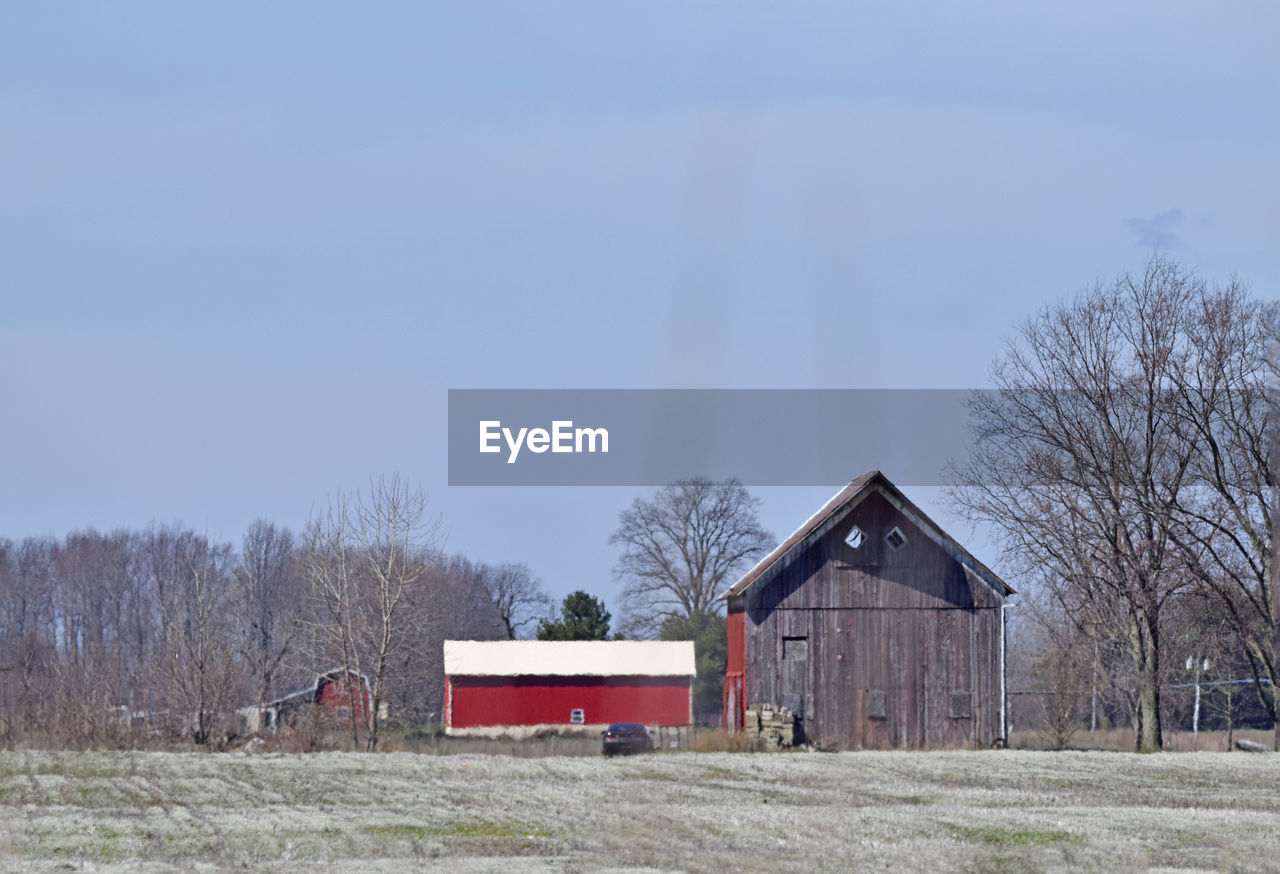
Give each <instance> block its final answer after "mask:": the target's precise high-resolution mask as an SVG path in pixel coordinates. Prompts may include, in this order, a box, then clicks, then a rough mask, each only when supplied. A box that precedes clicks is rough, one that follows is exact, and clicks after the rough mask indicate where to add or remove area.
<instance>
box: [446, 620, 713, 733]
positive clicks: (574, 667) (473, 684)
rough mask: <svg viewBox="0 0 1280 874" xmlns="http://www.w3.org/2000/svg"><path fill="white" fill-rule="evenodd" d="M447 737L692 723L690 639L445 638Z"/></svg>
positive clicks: (692, 662)
mask: <svg viewBox="0 0 1280 874" xmlns="http://www.w3.org/2000/svg"><path fill="white" fill-rule="evenodd" d="M444 673H445V679H444V683H445V686H444V696H445V699H444V700H445V704H444V724H445V731H446V732H448V733H450V734H471V733H475V734H484V733H489V732H492V731H494V730H499V729H508V728H513V727H526V728H534V727H539V728H540V727H561V726H584V727H603V726H606V725H608V724H609V723H612V722H641V723H644V724H646V725H688V724H690V723H691V722H692V721H693V715H692V714H693V710H692V708H693V698H692V688H693V677H694V674H695V673H696V670H695V668H694V659H693V642H692V641H674V642H666V641H647V640H646V641H639V640H608V641H604V640H574V641H541V640H498V641H488V640H486V641H479V640H446V641H445V642H444Z"/></svg>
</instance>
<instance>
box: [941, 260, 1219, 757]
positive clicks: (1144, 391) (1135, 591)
mask: <svg viewBox="0 0 1280 874" xmlns="http://www.w3.org/2000/svg"><path fill="white" fill-rule="evenodd" d="M1199 292H1200V287H1199V286H1198V284H1197V283H1196V282H1195V281H1194V279H1193V278H1192V277H1189V276H1188V275H1187V274H1186V273H1185V272H1184V271H1182V270H1181V268H1179V267H1178V266H1177V265H1176V264H1174V263H1172V262H1170V261H1167V260H1164V259H1160V258H1155V259H1153V260H1152V261H1151V262H1149V263H1148V265H1147V267H1146V269H1145V271H1144V272H1143V274H1142V275H1141V276H1138V277H1132V276H1124V277H1121V278H1120V279H1119V280H1117V281H1116V282H1115V283H1114V284H1113V285H1110V286H1102V285H1101V284H1099V285H1097V286H1095V287H1093V288H1092V289H1090V290H1089V291H1087V292H1086V293H1084V294H1082V295H1081V296H1080V297H1078V298H1077V299H1075V300H1074V301H1072V302H1071V303H1068V304H1064V305H1060V306H1056V307H1052V308H1049V309H1045V310H1043V311H1041V312H1040V313H1038V314H1037V315H1035V316H1034V317H1032V318H1031V319H1028V320H1027V321H1025V322H1023V323H1022V324H1021V325H1020V326H1019V327H1018V330H1017V336H1016V338H1015V339H1013V340H1012V341H1011V342H1010V343H1009V345H1008V348H1007V349H1006V351H1005V354H1004V355H1003V356H1002V357H1001V358H1000V359H999V360H998V361H997V362H996V363H995V365H994V367H993V370H992V378H993V381H994V383H995V385H996V388H997V389H999V390H998V391H995V392H976V393H974V395H973V396H972V397H971V399H970V411H971V413H972V414H973V419H974V422H975V434H974V438H975V439H974V449H973V453H972V456H971V459H970V461H969V463H968V465H967V466H966V467H964V468H962V469H960V470H958V471H956V473H957V474H958V482H959V484H960V487H958V488H956V489H955V490H953V496H954V498H955V500H956V501H957V503H958V504H959V506H960V507H961V508H963V509H964V510H965V511H967V512H968V514H969V515H970V518H971V519H974V520H980V521H983V522H987V523H990V524H991V525H992V526H993V528H994V529H995V531H996V532H997V534H998V536H999V537H1000V538H1001V539H1002V541H1003V546H1004V551H1005V556H1006V558H1007V559H1008V560H1009V561H1010V564H1011V565H1012V566H1014V567H1015V568H1017V569H1019V570H1020V571H1021V572H1023V573H1024V575H1028V576H1032V575H1039V576H1040V577H1041V578H1042V579H1047V580H1050V581H1052V582H1053V584H1054V585H1055V588H1056V591H1057V592H1059V593H1063V595H1064V596H1065V595H1067V594H1068V593H1069V597H1070V599H1073V600H1075V601H1076V602H1078V603H1082V604H1086V605H1091V606H1094V607H1096V608H1097V610H1095V611H1094V612H1095V613H1096V614H1098V615H1101V614H1103V613H1104V612H1106V611H1114V612H1115V614H1116V615H1119V616H1120V617H1122V619H1123V622H1124V633H1125V642H1126V644H1127V647H1126V649H1127V656H1128V658H1129V660H1130V662H1131V664H1132V667H1133V671H1134V677H1135V685H1136V688H1135V699H1136V706H1135V714H1134V715H1135V728H1136V740H1135V744H1136V747H1137V749H1138V750H1139V751H1156V750H1159V749H1161V748H1162V746H1163V737H1162V731H1161V723H1160V718H1161V712H1160V678H1161V656H1162V646H1161V630H1162V628H1161V617H1162V613H1163V611H1164V610H1165V607H1166V605H1167V604H1168V602H1169V599H1170V598H1171V597H1173V596H1175V595H1176V593H1177V592H1178V591H1179V590H1181V589H1183V588H1185V587H1186V586H1187V585H1188V584H1189V581H1190V575H1189V574H1188V572H1187V570H1186V567H1187V563H1186V556H1185V554H1184V553H1183V552H1182V551H1181V550H1179V549H1178V546H1177V541H1176V540H1175V534H1176V533H1177V528H1178V526H1179V525H1180V521H1181V520H1180V516H1179V513H1180V504H1179V496H1180V495H1182V494H1183V491H1184V489H1185V488H1187V487H1188V485H1189V481H1190V478H1191V477H1192V473H1191V465H1192V463H1193V461H1194V460H1195V457H1196V454H1197V452H1198V451H1199V447H1198V446H1197V444H1196V442H1195V441H1194V440H1192V439H1190V438H1189V437H1188V435H1187V433H1186V430H1185V429H1184V428H1183V426H1182V422H1181V420H1180V418H1179V416H1178V413H1177V410H1176V409H1175V406H1174V403H1173V393H1172V392H1171V389H1172V387H1173V386H1174V385H1177V384H1178V383H1179V382H1181V381H1183V380H1184V378H1186V377H1187V374H1188V372H1189V371H1190V370H1191V369H1192V363H1191V362H1192V358H1193V356H1194V350H1193V348H1192V344H1193V342H1194V333H1193V331H1192V330H1191V324H1192V323H1191V320H1192V318H1193V315H1192V314H1193V313H1194V311H1195V306H1196V302H1197V300H1198V294H1199Z"/></svg>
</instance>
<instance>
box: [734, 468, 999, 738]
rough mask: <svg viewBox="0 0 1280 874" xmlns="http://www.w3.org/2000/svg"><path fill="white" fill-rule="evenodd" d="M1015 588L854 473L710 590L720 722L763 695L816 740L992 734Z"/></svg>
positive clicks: (884, 484)
mask: <svg viewBox="0 0 1280 874" xmlns="http://www.w3.org/2000/svg"><path fill="white" fill-rule="evenodd" d="M1012 594H1014V592H1013V590H1012V589H1011V588H1010V587H1009V586H1008V585H1006V584H1005V583H1004V582H1003V581H1002V580H1001V579H1000V578H999V577H997V576H996V575H995V574H994V573H992V572H991V570H989V569H988V568H987V567H986V566H985V565H983V564H982V562H980V561H978V560H977V559H976V558H974V557H973V556H972V555H970V554H969V552H967V551H966V550H965V549H964V548H963V547H961V546H960V545H959V544H958V543H957V542H956V541H955V540H953V539H952V538H951V537H949V536H947V534H946V533H945V532H943V531H942V529H941V528H939V527H938V526H937V525H936V524H935V523H934V522H933V521H932V520H931V519H930V518H929V517H928V516H926V515H925V514H924V513H923V512H922V511H921V510H920V508H919V507H917V506H916V505H915V504H913V503H912V502H911V501H909V500H908V499H907V498H906V497H905V496H904V495H903V494H902V492H900V491H898V489H897V488H895V487H894V485H893V484H892V483H891V482H889V480H888V479H886V478H885V476H884V475H883V474H881V473H880V472H879V471H873V472H871V473H869V474H866V475H864V476H861V477H859V478H858V479H855V480H854V481H853V482H851V483H850V484H849V485H848V486H846V487H845V488H843V489H842V490H841V491H840V492H839V493H837V494H836V495H835V497H833V498H832V499H831V500H830V501H828V502H827V503H826V504H825V505H824V506H823V507H822V509H820V510H819V511H818V512H817V513H815V514H814V515H813V516H812V517H810V519H809V520H808V521H807V522H805V523H804V524H803V525H802V526H800V528H799V529H798V530H797V531H796V532H795V533H794V534H792V535H791V536H790V537H788V538H787V539H786V540H784V541H783V542H782V543H781V544H780V545H779V546H778V547H777V548H776V549H775V550H773V552H771V553H769V555H767V556H765V558H764V559H763V560H761V561H760V563H759V564H757V565H756V566H755V567H754V568H752V569H751V570H750V571H749V572H748V573H747V574H746V575H745V576H744V577H743V578H742V579H740V580H739V581H738V582H737V583H736V584H734V586H733V587H732V588H730V589H729V590H728V591H727V592H725V593H724V594H723V595H721V596H720V597H721V598H722V599H724V600H726V601H728V608H729V609H728V614H729V615H728V632H729V657H728V666H727V669H726V677H725V687H724V719H725V725H726V726H727V727H729V728H730V729H737V728H741V727H743V724H744V719H745V714H746V708H747V707H748V706H754V705H756V704H769V705H774V706H775V707H786V708H789V709H790V710H791V711H792V712H793V713H794V714H795V717H796V734H797V742H807V743H810V744H813V745H814V746H816V747H818V748H821V749H865V748H872V749H884V748H911V749H919V748H929V747H990V746H992V745H995V744H998V743H1001V742H1003V740H1004V738H1005V734H1006V731H1005V726H1006V724H1007V720H1006V712H1005V622H1004V607H1005V604H1006V600H1007V599H1008V597H1009V596H1010V595H1012Z"/></svg>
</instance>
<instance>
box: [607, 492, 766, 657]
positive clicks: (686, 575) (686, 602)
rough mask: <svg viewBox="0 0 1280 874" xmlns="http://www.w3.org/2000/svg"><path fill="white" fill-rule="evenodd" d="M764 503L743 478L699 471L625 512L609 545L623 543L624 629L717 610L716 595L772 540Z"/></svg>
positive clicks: (636, 630)
mask: <svg viewBox="0 0 1280 874" xmlns="http://www.w3.org/2000/svg"><path fill="white" fill-rule="evenodd" d="M758 504H759V500H758V499H757V498H755V497H753V496H752V495H751V493H750V492H748V491H747V489H746V487H745V486H743V485H742V483H740V482H738V481H737V480H728V481H726V482H713V481H711V480H709V479H706V478H703V477H695V478H692V479H684V480H679V481H677V482H674V483H671V484H670V485H667V486H664V487H663V488H661V489H659V490H658V492H657V493H656V494H655V495H654V496H653V497H652V498H649V499H648V500H644V499H641V498H636V499H635V501H634V502H633V503H632V504H631V506H630V507H628V508H627V509H626V510H623V511H622V513H621V514H620V515H619V520H618V528H617V530H616V531H614V533H613V535H612V536H611V537H610V538H609V543H610V544H612V545H615V546H620V547H622V556H621V557H620V558H619V559H618V563H617V565H616V566H615V567H614V574H615V576H616V577H617V578H618V579H619V580H620V581H621V582H622V586H623V588H622V600H623V604H624V606H625V608H626V614H627V616H626V629H625V630H626V631H627V632H628V633H629V634H650V635H651V634H655V633H656V632H657V631H658V629H659V628H661V626H662V623H663V622H664V621H665V620H667V619H670V618H672V617H688V616H694V615H710V614H712V613H715V612H717V604H716V600H715V599H716V596H717V595H719V594H720V592H721V591H723V590H724V589H725V588H727V587H728V586H729V585H730V584H731V583H733V575H734V574H736V573H737V572H739V571H741V570H744V569H745V567H746V566H747V564H748V563H749V562H750V561H752V560H754V559H756V558H759V557H760V556H761V555H764V554H765V553H766V552H768V550H769V549H770V548H772V546H773V545H774V538H773V535H772V534H770V533H769V532H768V531H766V530H764V528H762V527H761V526H760V522H759V519H758V518H757V516H756V507H757V505H758Z"/></svg>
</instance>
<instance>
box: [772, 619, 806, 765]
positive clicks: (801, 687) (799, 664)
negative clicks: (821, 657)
mask: <svg viewBox="0 0 1280 874" xmlns="http://www.w3.org/2000/svg"><path fill="white" fill-rule="evenodd" d="M808 693H809V638H808V637H784V638H782V700H781V701H780V702H778V703H780V704H781V705H782V706H783V707H785V708H787V709H788V710H790V711H791V712H792V713H794V714H795V717H796V728H795V743H796V744H802V743H804V742H805V726H806V722H807V720H808V717H809V714H808V713H807V712H806V708H805V702H806V701H807V700H808V697H809V694H808Z"/></svg>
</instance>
